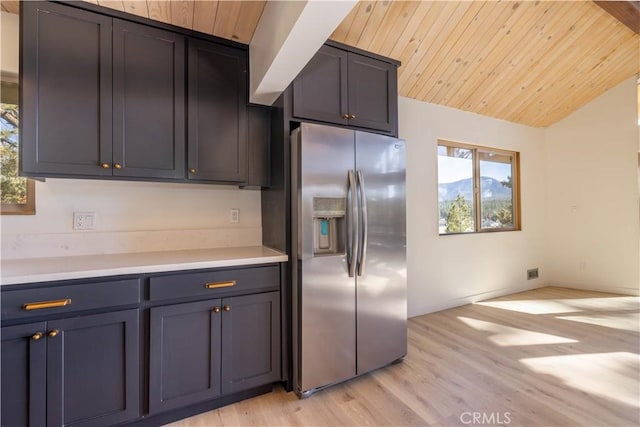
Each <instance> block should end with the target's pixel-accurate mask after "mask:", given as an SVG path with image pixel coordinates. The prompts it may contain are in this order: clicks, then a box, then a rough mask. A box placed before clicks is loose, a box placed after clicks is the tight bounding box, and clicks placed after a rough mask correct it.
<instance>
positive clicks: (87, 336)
mask: <svg viewBox="0 0 640 427" xmlns="http://www.w3.org/2000/svg"><path fill="white" fill-rule="evenodd" d="M47 329H48V336H47V424H48V425H51V426H53V425H55V426H65V425H70V424H73V425H81V426H109V425H114V424H118V423H121V422H124V421H127V420H131V419H134V418H137V417H138V416H139V412H140V400H139V399H140V393H139V384H140V357H139V313H138V310H137V309H135V310H126V311H119V312H113V313H105V314H97V315H93V316H83V317H74V318H70V319H62V320H55V321H50V322H48V324H47ZM54 334H55V336H54Z"/></svg>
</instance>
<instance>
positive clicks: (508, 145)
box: [399, 97, 548, 316]
mask: <svg viewBox="0 0 640 427" xmlns="http://www.w3.org/2000/svg"><path fill="white" fill-rule="evenodd" d="M399 116H400V117H399V120H400V123H399V131H400V137H401V138H403V139H405V140H406V141H407V212H408V213H407V253H408V254H407V256H408V262H407V275H408V277H407V280H408V311H409V316H415V315H418V314H422V313H427V312H432V311H436V310H440V309H444V308H448V307H452V306H457V305H461V304H465V303H468V302H471V301H476V300H480V299H486V298H489V297H491V296H497V295H502V294H508V293H512V292H517V291H520V290H524V289H529V288H533V287H539V286H543V285H544V284H545V283H546V280H547V278H548V274H547V269H546V266H545V265H544V260H545V258H544V246H543V244H544V241H543V234H544V233H543V231H544V203H545V202H544V184H543V178H544V176H543V173H542V168H541V164H542V161H543V153H544V151H543V143H544V141H543V139H544V130H542V129H535V128H530V127H527V126H521V125H516V124H513V123H509V122H505V121H501V120H496V119H491V118H487V117H483V116H480V115H477V114H473V113H467V112H464V111H460V110H455V109H452V108H447V107H442V106H438V105H434V104H428V103H424V102H420V101H416V100H412V99H409V98H403V97H401V98H400V100H399ZM439 138H441V139H447V140H450V141H459V142H466V143H470V144H478V145H483V146H488V147H496V148H504V149H509V150H515V151H519V152H520V165H521V196H522V204H521V205H522V231H512V232H499V233H486V234H468V235H449V236H439V235H438V192H437V190H438V189H437V182H438V179H437V169H436V168H437V156H436V145H437V140H438V139H439ZM533 267H538V268H539V269H540V278H539V279H536V280H531V281H527V280H526V270H527V269H529V268H533Z"/></svg>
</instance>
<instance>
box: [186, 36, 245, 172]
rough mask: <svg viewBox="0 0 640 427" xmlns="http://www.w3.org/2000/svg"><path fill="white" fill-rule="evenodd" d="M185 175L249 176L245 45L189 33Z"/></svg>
mask: <svg viewBox="0 0 640 427" xmlns="http://www.w3.org/2000/svg"><path fill="white" fill-rule="evenodd" d="M187 73H188V83H187V85H188V94H187V98H188V101H187V109H188V117H189V119H188V131H187V132H188V137H187V141H188V142H187V144H188V145H187V151H188V161H187V167H188V178H189V179H193V180H200V181H217V182H228V183H238V184H243V183H246V182H247V160H248V159H247V130H248V129H247V127H248V126H247V98H248V93H247V51H246V50H243V49H239V48H235V47H231V46H223V45H216V44H213V43H207V42H203V41H200V40H195V39H190V40H189V48H188V71H187Z"/></svg>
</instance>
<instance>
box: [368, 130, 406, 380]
mask: <svg viewBox="0 0 640 427" xmlns="http://www.w3.org/2000/svg"><path fill="white" fill-rule="evenodd" d="M356 169H357V171H358V172H359V174H358V175H359V176H360V183H359V186H360V190H362V191H359V194H360V195H361V196H362V197H363V199H362V200H361V206H362V210H361V212H362V213H361V214H362V215H363V218H362V233H363V234H362V235H361V241H362V242H363V243H365V244H364V245H363V247H362V248H361V258H362V265H360V267H359V269H358V270H359V271H358V273H359V275H358V276H357V291H356V292H357V294H356V295H357V296H356V301H357V303H356V304H357V307H358V310H357V334H356V335H357V373H358V375H360V374H362V373H365V372H368V371H371V370H373V369H376V368H379V367H381V366H384V365H387V364H389V363H391V362H393V361H394V360H396V359H399V358H401V357H403V356H405V355H406V354H407V296H406V281H407V280H406V271H407V270H406V213H405V211H406V209H405V194H406V186H405V144H404V141H402V140H398V139H395V138H390V137H386V136H382V135H374V134H370V133H365V132H356ZM365 229H366V230H365ZM364 231H367V235H366V238H365V235H364Z"/></svg>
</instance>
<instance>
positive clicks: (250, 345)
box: [222, 292, 281, 394]
mask: <svg viewBox="0 0 640 427" xmlns="http://www.w3.org/2000/svg"><path fill="white" fill-rule="evenodd" d="M222 303H223V313H222V393H223V394H227V393H234V392H237V391H242V390H246V389H249V388H252V387H257V386H260V385H263V384H269V383H272V382H275V381H278V380H280V378H281V375H280V293H279V292H268V293H264V294H256V295H247V296H242V297H233V298H226V299H224V300H222ZM227 307H228V308H229V311H226V308H227Z"/></svg>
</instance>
